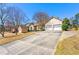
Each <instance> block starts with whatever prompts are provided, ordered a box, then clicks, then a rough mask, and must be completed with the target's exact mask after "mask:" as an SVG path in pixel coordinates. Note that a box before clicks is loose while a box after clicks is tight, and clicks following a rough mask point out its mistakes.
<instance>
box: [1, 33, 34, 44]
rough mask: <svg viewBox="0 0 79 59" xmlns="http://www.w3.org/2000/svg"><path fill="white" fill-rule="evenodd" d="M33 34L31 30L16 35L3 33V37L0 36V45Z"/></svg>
mask: <svg viewBox="0 0 79 59" xmlns="http://www.w3.org/2000/svg"><path fill="white" fill-rule="evenodd" d="M32 34H34V33H33V32H28V33H21V34H18V35H16V34H15V33H5V37H4V38H0V45H3V44H6V43H9V42H12V41H15V40H20V39H22V38H24V37H26V36H29V35H32Z"/></svg>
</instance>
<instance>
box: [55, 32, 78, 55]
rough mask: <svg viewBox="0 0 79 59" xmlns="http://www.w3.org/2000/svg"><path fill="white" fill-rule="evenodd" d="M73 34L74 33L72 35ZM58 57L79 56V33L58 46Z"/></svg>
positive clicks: (56, 52)
mask: <svg viewBox="0 0 79 59" xmlns="http://www.w3.org/2000/svg"><path fill="white" fill-rule="evenodd" d="M72 34H73V33H72ZM55 54H56V55H79V33H78V34H76V35H74V36H72V37H69V38H66V39H64V40H62V41H60V42H59V43H58V45H57V48H56V51H55Z"/></svg>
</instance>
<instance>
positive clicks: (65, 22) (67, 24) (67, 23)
mask: <svg viewBox="0 0 79 59" xmlns="http://www.w3.org/2000/svg"><path fill="white" fill-rule="evenodd" d="M69 27H70V21H69V19H67V18H64V19H63V22H62V30H65V31H67V30H68V29H69Z"/></svg>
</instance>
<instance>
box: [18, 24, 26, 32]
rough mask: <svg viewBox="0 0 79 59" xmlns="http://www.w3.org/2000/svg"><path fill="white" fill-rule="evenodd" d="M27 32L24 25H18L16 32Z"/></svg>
mask: <svg viewBox="0 0 79 59" xmlns="http://www.w3.org/2000/svg"><path fill="white" fill-rule="evenodd" d="M26 32H28V28H27V27H26V26H25V25H21V26H19V27H18V33H26Z"/></svg>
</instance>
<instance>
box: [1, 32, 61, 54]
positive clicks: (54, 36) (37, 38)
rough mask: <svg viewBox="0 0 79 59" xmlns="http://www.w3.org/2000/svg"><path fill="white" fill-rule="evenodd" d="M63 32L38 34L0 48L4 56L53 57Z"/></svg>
mask: <svg viewBox="0 0 79 59" xmlns="http://www.w3.org/2000/svg"><path fill="white" fill-rule="evenodd" d="M60 35H61V32H50V31H49V32H45V31H44V32H36V34H33V35H30V36H28V37H25V38H23V39H22V40H17V41H14V42H11V43H8V44H6V45H3V46H0V54H1V55H2V54H3V55H52V54H54V53H53V49H54V47H55V45H56V43H57V41H58V39H59V37H60Z"/></svg>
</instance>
